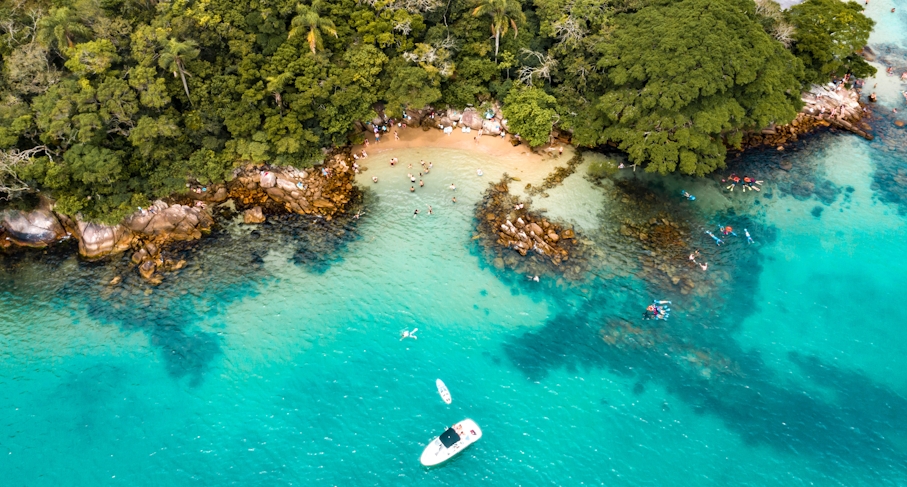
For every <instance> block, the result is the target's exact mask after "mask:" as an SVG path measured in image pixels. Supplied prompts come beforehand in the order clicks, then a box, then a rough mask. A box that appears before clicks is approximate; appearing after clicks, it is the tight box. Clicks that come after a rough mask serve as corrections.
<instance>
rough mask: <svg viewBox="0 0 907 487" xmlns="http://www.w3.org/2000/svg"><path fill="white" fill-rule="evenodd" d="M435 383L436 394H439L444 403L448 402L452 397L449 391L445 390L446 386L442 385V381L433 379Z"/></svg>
mask: <svg viewBox="0 0 907 487" xmlns="http://www.w3.org/2000/svg"><path fill="white" fill-rule="evenodd" d="M435 385H436V386H438V394H440V395H441V399H442V400H443V401H444V402H445V403H447V404H450V403H451V401H453V399H452V398H451V397H450V391H448V390H447V386H446V385H444V381H443V380H441V379H438V380H436V381H435Z"/></svg>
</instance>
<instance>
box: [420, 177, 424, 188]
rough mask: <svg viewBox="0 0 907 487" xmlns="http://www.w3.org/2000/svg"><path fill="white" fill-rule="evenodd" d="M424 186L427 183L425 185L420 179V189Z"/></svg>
mask: <svg viewBox="0 0 907 487" xmlns="http://www.w3.org/2000/svg"><path fill="white" fill-rule="evenodd" d="M423 186H425V183H423V182H422V180H421V179H420V180H419V187H420V188H421V187H423Z"/></svg>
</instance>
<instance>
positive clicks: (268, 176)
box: [258, 171, 277, 189]
mask: <svg viewBox="0 0 907 487" xmlns="http://www.w3.org/2000/svg"><path fill="white" fill-rule="evenodd" d="M258 184H260V185H261V187H262V188H263V189H268V188H273V187H274V186H275V185H276V184H277V174H274V173H273V172H271V171H265V172H263V173H261V181H260V182H259V183H258Z"/></svg>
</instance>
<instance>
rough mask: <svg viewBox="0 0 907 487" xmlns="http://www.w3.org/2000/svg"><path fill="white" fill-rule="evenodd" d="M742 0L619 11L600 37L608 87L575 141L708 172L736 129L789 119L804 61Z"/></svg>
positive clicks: (664, 166) (720, 161)
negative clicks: (764, 27) (604, 37)
mask: <svg viewBox="0 0 907 487" xmlns="http://www.w3.org/2000/svg"><path fill="white" fill-rule="evenodd" d="M753 10H754V6H753V4H752V2H749V1H746V0H680V1H676V2H661V3H657V4H653V5H650V6H647V7H645V8H642V9H640V10H639V11H638V12H635V13H633V14H621V15H619V16H618V17H616V18H615V26H614V28H613V30H612V32H611V35H610V38H611V42H607V43H603V44H601V45H600V46H599V50H600V54H601V57H600V58H599V60H598V63H597V68H598V69H601V70H602V71H603V72H604V73H605V74H606V79H605V80H604V82H603V84H604V88H605V89H604V93H603V94H601V95H598V96H597V98H596V99H594V100H593V102H592V103H591V104H590V105H589V108H588V110H583V111H582V112H581V113H580V114H579V115H578V117H577V118H578V120H587V121H588V123H586V124H581V123H575V126H576V136H577V139H578V141H580V142H581V143H584V144H589V145H594V144H603V143H607V142H609V141H612V142H615V143H617V144H618V146H619V147H620V148H621V149H622V150H624V151H626V152H627V153H628V155H629V157H630V159H631V161H633V162H639V163H646V164H647V166H646V169H647V170H648V171H657V172H660V173H668V172H673V171H675V170H679V171H680V172H682V173H684V174H694V175H703V174H707V173H709V172H711V171H714V170H715V169H717V168H719V167H723V166H724V157H725V154H726V149H725V143H726V142H727V143H730V144H731V145H734V144H735V143H739V140H740V132H741V131H742V130H745V129H757V128H761V127H765V126H768V125H769V124H771V123H787V122H790V121H791V120H792V119H793V118H794V117H795V116H796V113H797V110H798V109H799V107H800V105H799V103H800V101H799V98H800V83H799V82H798V80H797V75H798V73H800V72H801V70H802V67H801V66H800V63H799V62H798V60H797V59H796V58H795V57H794V56H793V55H791V54H790V52H788V51H787V50H785V49H784V47H783V46H782V45H781V44H780V43H778V42H777V41H775V40H773V39H772V38H771V37H769V36H768V34H766V33H765V32H764V31H763V30H762V28H761V26H760V25H759V24H758V23H756V22H754V21H753V20H752V17H753Z"/></svg>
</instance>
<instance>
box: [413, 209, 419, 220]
mask: <svg viewBox="0 0 907 487" xmlns="http://www.w3.org/2000/svg"><path fill="white" fill-rule="evenodd" d="M417 216H419V210H416V211H414V212H413V218H415V217H417Z"/></svg>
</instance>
